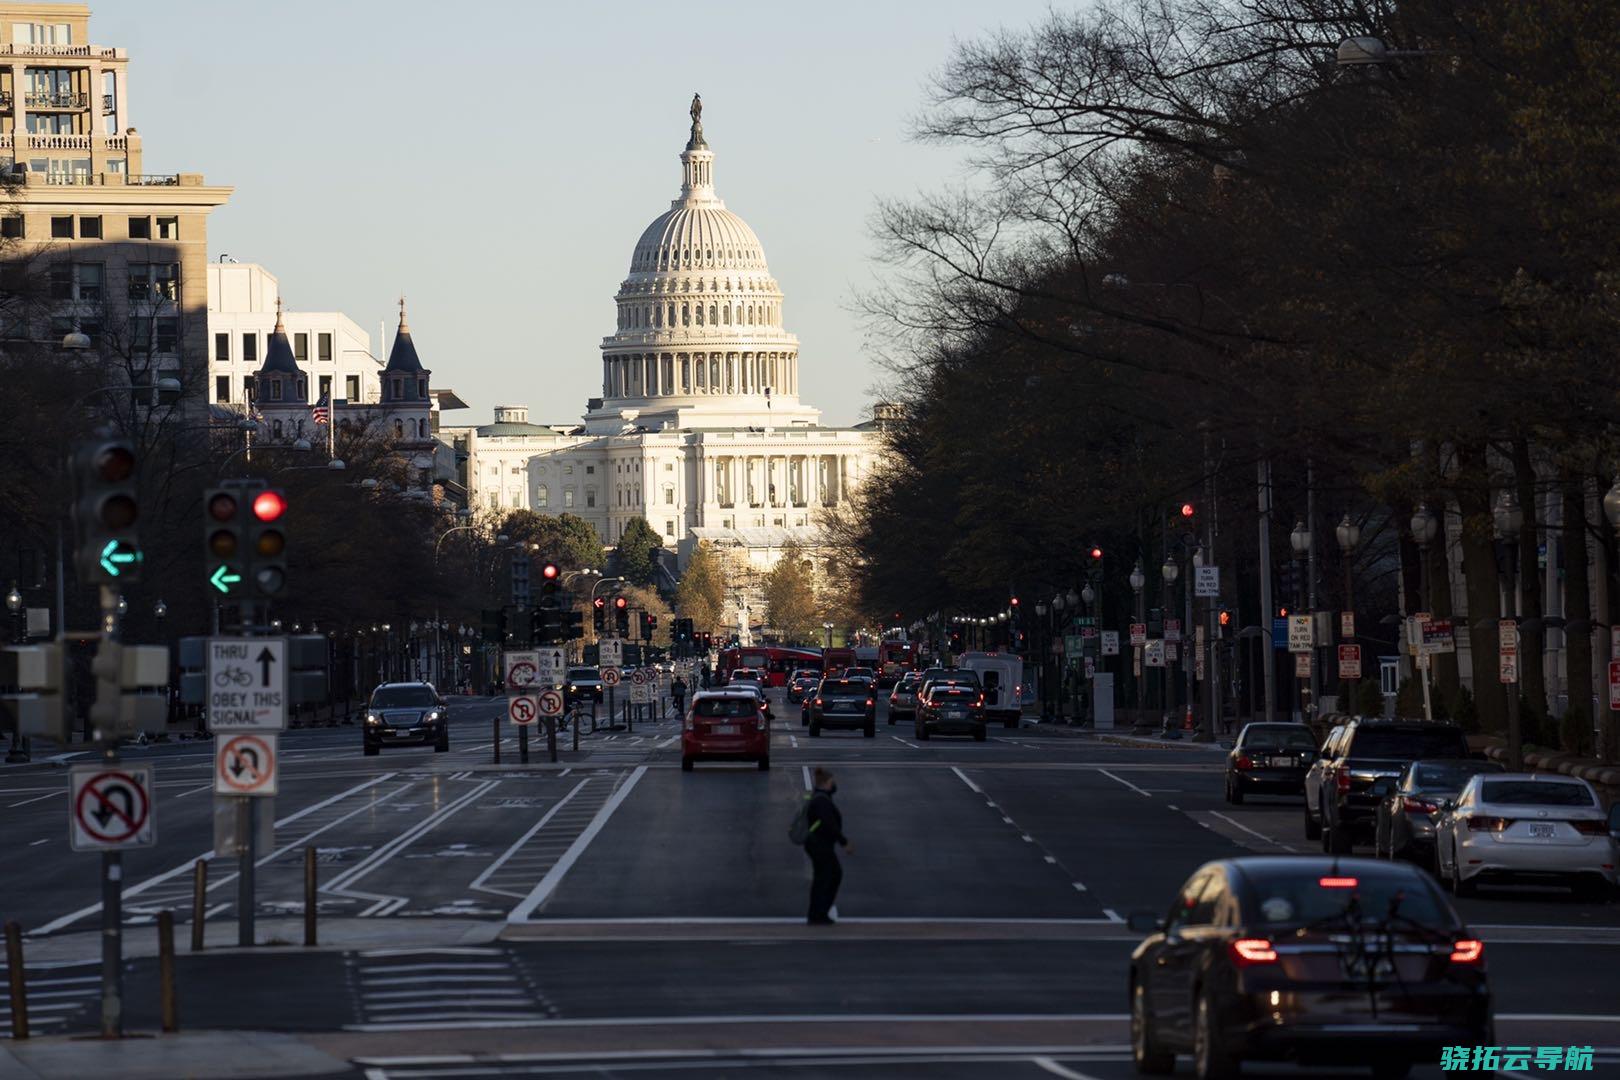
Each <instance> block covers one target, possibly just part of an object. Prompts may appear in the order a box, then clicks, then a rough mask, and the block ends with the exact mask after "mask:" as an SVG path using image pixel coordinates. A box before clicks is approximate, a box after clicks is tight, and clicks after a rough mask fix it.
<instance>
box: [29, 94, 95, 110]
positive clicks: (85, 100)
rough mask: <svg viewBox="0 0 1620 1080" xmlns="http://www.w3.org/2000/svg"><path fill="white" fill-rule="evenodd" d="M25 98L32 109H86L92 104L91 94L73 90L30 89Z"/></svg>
mask: <svg viewBox="0 0 1620 1080" xmlns="http://www.w3.org/2000/svg"><path fill="white" fill-rule="evenodd" d="M23 100H24V102H26V103H27V105H28V107H29V108H30V109H85V108H89V106H90V98H89V95H87V94H79V93H75V92H73V91H71V90H44V91H34V90H30V91H29V92H28V93H27V94H24V95H23Z"/></svg>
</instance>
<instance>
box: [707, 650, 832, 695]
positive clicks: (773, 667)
mask: <svg viewBox="0 0 1620 1080" xmlns="http://www.w3.org/2000/svg"><path fill="white" fill-rule="evenodd" d="M737 668H753V669H755V670H756V671H758V672H760V673H761V674H762V675H764V676H765V684H766V685H767V686H786V685H787V681H788V679H790V678H791V677H792V676H793V673H794V672H795V671H798V670H799V669H800V668H810V669H812V670H815V671H820V670H821V650H820V649H800V648H791V647H788V646H784V645H748V646H742V645H733V646H731V647H730V648H728V649H721V650H720V674H721V676H722V677H724V678H730V677H731V673H732V672H733V671H734V670H736V669H737Z"/></svg>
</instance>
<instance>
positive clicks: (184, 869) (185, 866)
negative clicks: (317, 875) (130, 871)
mask: <svg viewBox="0 0 1620 1080" xmlns="http://www.w3.org/2000/svg"><path fill="white" fill-rule="evenodd" d="M396 775H397V774H396V773H391V772H387V773H383V774H382V775H381V776H374V777H372V778H371V779H370V780H367V781H365V782H364V783H361V784H356V785H355V786H354V787H351V788H345V789H344V790H343V791H340V792H338V793H337V794H336V795H333V796H331V797H329V798H325V799H322V800H321V801H320V802H318V803H311V804H310V805H309V806H306V807H304V808H303V809H302V810H299V811H297V812H296V813H293V814H289V815H288V816H286V817H284V818H282V819H281V820H279V821H277V822H276V828H278V829H279V828H281V827H282V826H284V825H290V824H292V823H293V822H295V821H298V820H299V819H300V818H304V817H308V816H309V815H310V814H313V813H315V812H316V811H317V810H324V809H325V808H326V807H328V806H331V805H332V804H333V803H335V802H338V801H339V800H342V799H347V798H348V797H349V796H350V795H354V794H357V793H359V792H362V791H364V790H365V789H366V788H369V787H374V786H375V785H377V784H380V783H382V782H383V781H385V780H391V779H393V778H394V777H395V776H396ZM401 790H404V789H403V788H402V789H401ZM385 798H386V796H385ZM361 809H368V808H367V807H362V808H361ZM358 812H359V811H355V812H354V813H358ZM351 816H352V814H345V815H344V816H343V817H341V818H339V819H338V821H344V820H346V819H347V818H349V817H351ZM336 824H337V821H334V822H332V823H331V825H324V826H322V827H321V828H319V829H317V830H315V833H311V834H309V835H310V836H314V835H316V833H320V832H324V831H326V830H327V829H329V828H331V827H332V825H336ZM300 839H301V840H307V839H309V837H308V836H306V837H301V838H300ZM294 846H296V845H295V844H288V845H287V846H286V847H282V848H278V849H277V850H275V851H272V852H271V853H270V854H268V855H266V856H265V857H264V858H262V859H260V860H259V861H258V862H256V863H255V864H254V865H255V866H263V865H264V864H265V863H267V862H269V861H270V860H271V859H274V858H275V857H276V856H278V855H280V854H282V853H283V852H285V851H289V850H291V849H292V848H293V847H294ZM213 857H214V852H213V849H209V850H208V851H205V852H203V853H202V854H201V855H199V856H198V857H197V858H200V859H212V858H213ZM195 862H196V859H188V860H186V861H185V862H183V863H181V864H180V865H179V866H176V867H173V868H172V869H169V870H165V871H164V872H163V873H161V874H158V875H157V876H156V877H149V878H147V879H146V880H145V881H142V882H139V883H137V884H135V885H131V886H130V887H129V888H127V889H125V890H124V899H126V900H127V899H129V898H130V897H131V896H139V895H140V894H141V893H143V892H145V891H146V890H148V889H151V888H154V887H155V886H158V885H161V884H163V883H164V882H165V881H168V880H169V879H170V878H174V877H178V876H179V875H181V874H188V873H190V872H191V868H192V866H193V864H194V863H195ZM235 876H236V875H235V874H231V875H230V876H229V877H227V878H225V879H222V880H221V881H220V882H218V883H217V884H220V885H222V884H224V883H225V881H228V880H230V878H234V877H235ZM209 891H212V888H210V890H209ZM100 910H101V905H100V904H99V903H95V904H91V905H90V906H89V907H84V908H80V909H79V910H78V911H73V912H69V913H68V914H66V915H63V916H62V917H61V918H59V919H53V920H51V921H50V922H48V923H46V924H45V925H44V926H41V927H37V928H35V929H33V930H30V931H29V932H28V936H29V937H39V936H42V935H45V934H51V933H55V932H56V931H57V930H60V929H62V927H64V926H71V925H72V924H74V923H76V922H78V921H79V920H80V919H83V918H87V917H89V916H91V915H94V914H96V913H97V912H98V911H100Z"/></svg>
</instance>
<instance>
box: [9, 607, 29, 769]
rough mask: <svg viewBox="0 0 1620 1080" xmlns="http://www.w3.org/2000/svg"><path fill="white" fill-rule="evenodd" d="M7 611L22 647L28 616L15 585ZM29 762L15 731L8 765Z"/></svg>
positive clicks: (12, 633)
mask: <svg viewBox="0 0 1620 1080" xmlns="http://www.w3.org/2000/svg"><path fill="white" fill-rule="evenodd" d="M6 610H7V611H8V612H10V614H11V640H12V642H13V643H14V644H18V645H20V644H22V643H23V640H24V638H25V636H26V634H25V631H24V629H23V627H24V625H25V624H24V623H22V622H20V621H19V620H20V619H26V618H27V616H26V615H24V614H23V594H22V590H20V589H18V588H17V586H16V584H15V583H13V584H12V586H11V591H10V592H8V593H6ZM27 760H29V753H28V745H27V743H26V742H25V741H24V737H23V735H22V734H21V733H20V732H18V731H13V732H12V733H11V748H10V749H9V750H7V751H6V764H8V765H15V764H17V763H19V762H23V761H27Z"/></svg>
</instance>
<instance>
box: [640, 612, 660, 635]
mask: <svg viewBox="0 0 1620 1080" xmlns="http://www.w3.org/2000/svg"><path fill="white" fill-rule="evenodd" d="M657 625H658V617H657V616H656V615H653V614H651V613H649V612H645V611H644V612H642V613H641V640H642V641H651V640H652V639H653V628H654V627H655V626H657Z"/></svg>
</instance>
